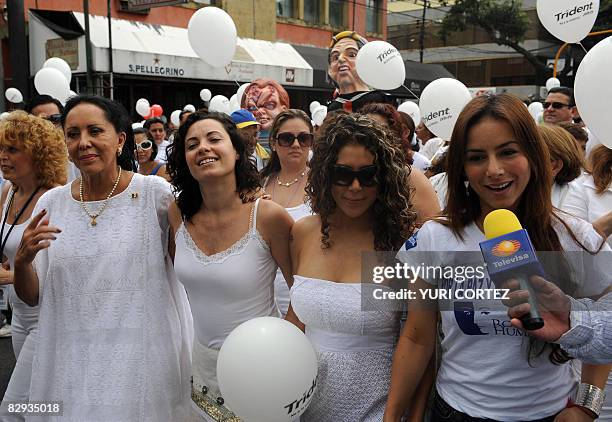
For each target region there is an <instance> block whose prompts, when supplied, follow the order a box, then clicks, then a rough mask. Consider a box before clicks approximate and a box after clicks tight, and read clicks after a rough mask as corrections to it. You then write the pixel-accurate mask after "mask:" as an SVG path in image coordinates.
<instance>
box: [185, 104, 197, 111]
mask: <svg viewBox="0 0 612 422" xmlns="http://www.w3.org/2000/svg"><path fill="white" fill-rule="evenodd" d="M195 110H196V108H195V107H194V105H193V104H187V105H186V106H185V107H183V111H188V112H190V113H195Z"/></svg>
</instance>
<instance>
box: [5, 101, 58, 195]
mask: <svg viewBox="0 0 612 422" xmlns="http://www.w3.org/2000/svg"><path fill="white" fill-rule="evenodd" d="M16 145H20V146H21V145H22V146H23V148H24V150H25V152H26V154H27V155H28V156H29V157H30V158H31V159H32V166H33V167H34V175H35V177H36V180H37V182H38V185H39V186H41V187H44V188H46V189H51V188H52V187H54V186H56V185H64V184H66V181H67V178H68V174H67V165H68V151H67V149H66V142H65V141H64V134H63V133H62V131H61V130H59V129H58V128H57V127H55V126H54V125H53V123H51V122H50V121H48V120H45V119H42V118H40V117H35V116H33V115H31V114H28V113H26V112H25V111H21V110H18V111H13V112H12V113H10V114H9V115H8V117H7V118H6V119H5V120H3V121H2V122H0V147H2V148H7V147H10V146H16Z"/></svg>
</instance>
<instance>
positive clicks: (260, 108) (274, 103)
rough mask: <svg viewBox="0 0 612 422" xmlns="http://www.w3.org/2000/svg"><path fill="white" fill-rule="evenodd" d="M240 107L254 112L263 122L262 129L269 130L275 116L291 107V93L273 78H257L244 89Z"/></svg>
mask: <svg viewBox="0 0 612 422" xmlns="http://www.w3.org/2000/svg"><path fill="white" fill-rule="evenodd" d="M240 107H241V108H246V109H247V110H249V111H250V112H251V113H253V114H254V115H255V118H256V119H257V121H258V122H259V123H260V124H261V130H262V131H265V132H267V131H269V130H270V128H271V127H272V122H273V121H274V118H275V117H276V116H277V115H278V114H279V113H280V112H281V111H285V110H287V109H289V94H287V91H285V88H283V87H282V86H281V85H280V84H279V83H278V82H276V81H274V80H272V79H267V78H261V79H255V80H254V81H253V82H251V84H250V85H249V86H247V88H246V89H245V90H244V94H243V95H242V99H241V101H240Z"/></svg>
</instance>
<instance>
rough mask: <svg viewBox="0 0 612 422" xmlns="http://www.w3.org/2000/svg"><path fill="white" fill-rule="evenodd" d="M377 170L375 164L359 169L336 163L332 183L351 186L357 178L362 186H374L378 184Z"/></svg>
mask: <svg viewBox="0 0 612 422" xmlns="http://www.w3.org/2000/svg"><path fill="white" fill-rule="evenodd" d="M377 170H378V169H377V167H376V166H374V165H372V166H366V167H362V168H360V169H359V170H357V171H355V170H353V169H352V168H350V167H347V166H341V165H335V166H334V168H333V173H332V183H333V184H334V185H338V186H350V185H352V184H353V181H354V180H355V179H357V180H359V184H360V185H361V186H367V187H370V186H374V185H376V184H378V181H377V180H376V172H377Z"/></svg>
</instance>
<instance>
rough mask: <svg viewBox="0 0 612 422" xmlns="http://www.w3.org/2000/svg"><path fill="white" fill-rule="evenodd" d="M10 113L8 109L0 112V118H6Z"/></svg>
mask: <svg viewBox="0 0 612 422" xmlns="http://www.w3.org/2000/svg"><path fill="white" fill-rule="evenodd" d="M10 114H11V113H9V112H8V111H5V112H3V113H0V120H4V119H6V118H7V117H8V116H9V115H10Z"/></svg>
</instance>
